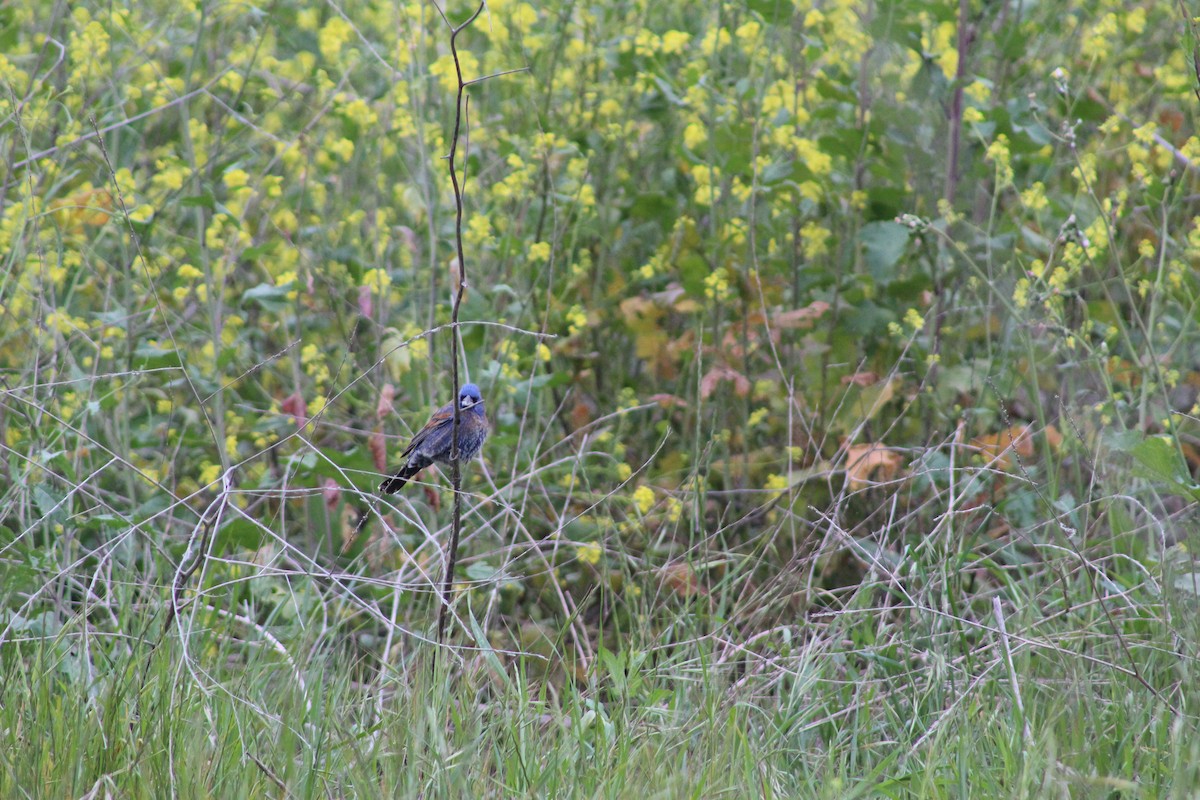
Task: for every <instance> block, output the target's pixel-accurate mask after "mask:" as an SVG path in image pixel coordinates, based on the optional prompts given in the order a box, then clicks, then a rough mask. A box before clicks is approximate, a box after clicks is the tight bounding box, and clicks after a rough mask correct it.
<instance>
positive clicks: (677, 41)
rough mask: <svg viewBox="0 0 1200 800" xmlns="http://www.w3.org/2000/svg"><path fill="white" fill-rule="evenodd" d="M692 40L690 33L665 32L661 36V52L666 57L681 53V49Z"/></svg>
mask: <svg viewBox="0 0 1200 800" xmlns="http://www.w3.org/2000/svg"><path fill="white" fill-rule="evenodd" d="M691 40H692V35H691V34H690V33H684V32H683V31H667V32H666V33H664V34H663V35H662V45H661V47H662V52H663V53H664V54H666V55H675V54H676V53H681V52H683V48H684V47H685V46H687V43H688V42H690V41H691Z"/></svg>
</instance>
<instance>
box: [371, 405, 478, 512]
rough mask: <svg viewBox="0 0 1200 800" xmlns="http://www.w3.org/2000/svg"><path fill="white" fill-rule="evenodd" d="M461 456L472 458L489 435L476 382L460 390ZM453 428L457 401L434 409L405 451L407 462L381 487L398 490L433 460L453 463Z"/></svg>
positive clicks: (459, 453)
mask: <svg viewBox="0 0 1200 800" xmlns="http://www.w3.org/2000/svg"><path fill="white" fill-rule="evenodd" d="M458 408H459V420H458V460H459V462H463V461H470V460H471V459H472V458H474V457H475V456H477V455H479V451H480V449H481V448H482V447H483V440H484V439H486V438H487V435H488V418H487V413H486V412H485V411H484V410H483V395H482V394H481V393H480V391H479V387H478V386H476V385H475V384H473V383H468V384H464V385H463V387H462V389H460V390H459V392H458ZM453 431H454V404H453V403H447V404H446V405H444V406H442V407H441V408H439V409H438V410H437V411H435V412H433V416H432V417H430V418H429V422H426V423H425V427H424V428H421V430H419V431H417V433H416V435H415V436H413V438H412V441H411V442H409V443H408V448H407V449H406V450H405V451H404V455H403V458H405V459H406V461H405V463H404V466H403V467H401V468H400V471H399V472H397V473H396V474H395V475H393V476H392V477H390V478H388V479H387V480H385V481H384V482H383V483H381V484H379V491H381V492H383V493H384V494H395V493H396V492H398V491H400V490H401V489H403V488H404V484H406V483H408V481H409V479H410V478H411V477H413V476H414V475H416V474H417V473H418V472H420V471H421V470H423V469H425V468H426V467H428V466H429V465H430V464H433V463H435V462H436V463H438V464H449V463H450V444H451V439H452V437H453V435H454V434H453Z"/></svg>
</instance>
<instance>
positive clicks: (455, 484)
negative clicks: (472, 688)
mask: <svg viewBox="0 0 1200 800" xmlns="http://www.w3.org/2000/svg"><path fill="white" fill-rule="evenodd" d="M485 5H486V2H480V4H479V7H478V8H477V9H475V13H474V14H472V15H471V16H470V17H469V18H468V19H467V20H466V21H465V22H463V23H462V24H461V25H458V26H457V27H453V28H451V30H450V55H451V56H452V57H453V58H454V74H455V76H456V77H457V78H458V93H457V94H456V96H455V103H454V134H453V136H451V137H450V183H451V184H453V186H454V246H455V250H456V251H457V258H458V286H457V287H454V305H453V308H452V309H451V311H450V329H451V330H450V374H451V381H452V383H451V387H452V389H453V391H452V392H451V394H450V398H451V402H452V403H453V404H454V425H453V427H452V428H451V436H450V483H451V486H452V488H453V490H454V524H453V527H452V528H451V530H450V543H449V545H447V547H446V574H445V576H444V577H443V578H442V604H441V608H439V609H438V621H437V641H438V644H442V643H443V642H444V637H445V633H446V616H447V614H448V613H449V610H450V600H451V594H452V592H453V589H454V567H455V564H456V563H457V561H458V540H459V538H460V536H461V534H462V465H461V464H460V463H459V462H458V430H459V425H461V424H462V408H461V406H460V404H459V402H458V390H459V380H458V358H459V355H458V346H459V341H458V311H459V308H460V307H461V306H462V298H463V291H464V290H465V289H466V287H467V258H466V254H465V252H464V250H463V188H464V187H463V185H462V184H461V183H459V180H458V166H457V161H456V158H457V156H458V140H459V136H460V133H461V131H462V123H463V117H464V116H466V111H467V108H466V92H467V83H466V81H464V80H463V74H462V64H461V63H459V60H458V44H457V41H456V40H457V39H458V35H459V34H460V33H462V32H463V31H464V30H466V29H467V28H468V27H469V26H470V25H471V23H472V22H474V21H475V20H476V19H477V18H478V17H479V15H480V14H481V13H483V9H484V7H485ZM442 19H446V17H445V14H443V15H442ZM447 24H449V22H448V21H447Z"/></svg>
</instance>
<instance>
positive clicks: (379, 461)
mask: <svg viewBox="0 0 1200 800" xmlns="http://www.w3.org/2000/svg"><path fill="white" fill-rule="evenodd" d="M367 449H368V450H370V451H371V461H372V462H373V463H374V464H375V469H376V470H377V471H379V472H387V468H388V466H387V440H385V439H384V438H383V431H381V430H379V429H378V428H376V429H375V431H374V432H373V433H372V434H371V438H369V439H367Z"/></svg>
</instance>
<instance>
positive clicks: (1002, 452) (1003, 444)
mask: <svg viewBox="0 0 1200 800" xmlns="http://www.w3.org/2000/svg"><path fill="white" fill-rule="evenodd" d="M1055 433H1057V431H1055ZM1059 438H1060V440H1061V438H1062V437H1061V436H1060V437H1059ZM971 444H972V445H973V446H975V447H976V448H978V450H979V452H980V453H981V454H982V455H983V456H984V458H986V459H987V461H988V463H989V464H991V463H994V464H995V465H996V466H997V467H999V468H1000V469H1007V468H1008V467H1009V465H1010V464H1011V463H1012V458H1011V454H1012V453H1013V452H1015V453H1016V454H1017V455H1018V456H1020V457H1021V458H1032V457H1033V426H1032V425H1029V424H1025V425H1013V426H1012V427H1009V428H1006V429H1005V430H1002V431H1000V432H999V433H990V434H988V435H987V436H979V437H977V438H975V439H972V440H971Z"/></svg>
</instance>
